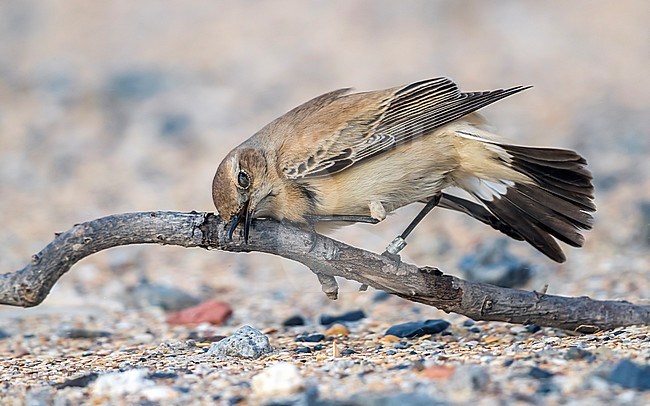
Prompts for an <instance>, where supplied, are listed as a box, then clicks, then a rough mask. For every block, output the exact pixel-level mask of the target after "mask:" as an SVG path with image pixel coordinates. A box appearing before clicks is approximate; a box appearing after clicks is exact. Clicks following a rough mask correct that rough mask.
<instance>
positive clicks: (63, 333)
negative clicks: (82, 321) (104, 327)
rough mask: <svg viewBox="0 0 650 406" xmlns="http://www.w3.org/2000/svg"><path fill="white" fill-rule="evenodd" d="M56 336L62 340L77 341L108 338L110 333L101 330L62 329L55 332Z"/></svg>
mask: <svg viewBox="0 0 650 406" xmlns="http://www.w3.org/2000/svg"><path fill="white" fill-rule="evenodd" d="M57 335H58V336H59V337H64V338H72V339H79V338H99V337H110V336H111V333H109V332H108V331H101V330H87V329H85V328H62V329H61V330H59V331H58V332H57Z"/></svg>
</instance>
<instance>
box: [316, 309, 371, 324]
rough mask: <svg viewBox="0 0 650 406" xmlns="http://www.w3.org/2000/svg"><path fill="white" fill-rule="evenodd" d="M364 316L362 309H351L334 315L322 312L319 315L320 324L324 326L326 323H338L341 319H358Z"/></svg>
mask: <svg viewBox="0 0 650 406" xmlns="http://www.w3.org/2000/svg"><path fill="white" fill-rule="evenodd" d="M365 317H366V314H365V313H364V312H363V310H352V311H349V312H346V313H343V314H339V315H336V316H330V315H327V314H323V315H322V316H320V324H322V325H324V326H325V325H328V324H333V323H338V322H341V321H358V320H361V319H363V318H365Z"/></svg>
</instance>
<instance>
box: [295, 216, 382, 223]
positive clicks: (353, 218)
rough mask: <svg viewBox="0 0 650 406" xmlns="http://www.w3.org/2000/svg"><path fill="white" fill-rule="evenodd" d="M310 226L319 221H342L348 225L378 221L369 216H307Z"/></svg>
mask: <svg viewBox="0 0 650 406" xmlns="http://www.w3.org/2000/svg"><path fill="white" fill-rule="evenodd" d="M307 219H308V221H309V223H310V224H314V223H318V222H319V221H344V222H348V223H369V224H377V223H379V220H378V219H376V218H374V217H371V216H357V215H345V214H330V215H309V216H308V217H307Z"/></svg>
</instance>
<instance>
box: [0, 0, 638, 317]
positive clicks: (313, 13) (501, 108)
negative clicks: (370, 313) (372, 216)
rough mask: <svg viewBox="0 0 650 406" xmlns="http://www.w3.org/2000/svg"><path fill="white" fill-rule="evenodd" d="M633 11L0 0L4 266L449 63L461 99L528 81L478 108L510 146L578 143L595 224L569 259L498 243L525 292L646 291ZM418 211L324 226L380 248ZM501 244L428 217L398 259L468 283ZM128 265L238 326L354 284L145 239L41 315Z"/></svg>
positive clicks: (133, 279)
mask: <svg viewBox="0 0 650 406" xmlns="http://www.w3.org/2000/svg"><path fill="white" fill-rule="evenodd" d="M649 18H650V2H648V1H645V0H639V1H622V2H611V1H587V0H585V1H571V2H564V1H545V2H539V1H514V0H513V1H490V2H483V1H400V2H392V1H354V2H350V1H274V2H258V1H237V2H235V1H212V0H204V1H203V0H184V1H159V0H139V1H137V2H135V1H129V0H111V1H93V2H89V1H85V0H58V1H57V0H15V1H11V0H5V1H0V225H1V228H0V269H1V271H2V272H7V271H11V270H15V269H19V268H21V267H23V266H24V265H25V264H26V262H27V261H28V260H29V258H30V256H31V255H32V254H33V253H35V252H37V251H39V250H40V249H41V248H42V247H43V246H44V245H45V244H47V243H48V242H49V241H50V240H51V239H52V238H53V236H54V232H58V231H64V230H66V229H68V228H70V227H71V226H72V225H73V224H75V223H79V222H83V221H87V220H91V219H94V218H96V217H100V216H105V215H109V214H113V213H121V212H130V211H146V210H179V211H189V210H199V211H212V210H214V208H213V204H212V200H211V193H210V185H211V181H212V177H213V174H214V171H215V170H216V167H217V165H218V164H219V162H220V161H221V159H222V158H223V156H224V155H225V154H226V153H227V152H228V151H229V150H230V149H231V148H233V147H235V146H236V145H238V144H239V143H240V142H241V141H243V140H244V139H246V138H247V137H249V136H250V135H252V134H253V133H254V132H256V131H257V130H258V129H260V128H261V127H262V126H264V125H265V124H266V123H268V122H269V121H271V120H272V119H274V118H275V117H277V116H279V115H281V114H283V113H284V112H286V111H287V110H289V109H290V108H293V107H294V106H296V105H298V104H300V103H302V102H304V101H306V100H308V99H309V98H311V97H314V96H316V95H319V94H321V93H324V92H326V91H330V90H333V89H336V88H341V87H348V86H352V87H354V88H355V89H357V90H359V91H365V90H374V89H380V88H384V87H391V86H396V85H400V84H405V83H408V82H411V81H417V80H421V79H425V78H431V77H436V76H449V77H451V78H453V79H454V80H455V81H456V82H458V83H459V84H460V85H461V87H462V88H463V89H465V90H488V89H495V88H500V87H508V86H516V85H533V86H534V88H533V89H531V90H529V91H526V92H524V93H522V94H519V95H517V96H515V97H512V98H508V99H506V100H503V101H502V102H499V103H497V104H495V105H493V106H490V107H489V108H486V109H484V110H483V111H482V112H483V114H484V115H486V116H487V118H488V119H489V120H490V121H491V122H492V123H493V124H494V125H495V127H497V128H498V130H499V131H498V132H499V133H501V134H502V135H504V136H506V137H509V138H511V139H513V140H516V142H518V143H525V144H535V145H553V146H558V147H567V148H573V149H576V150H578V151H579V152H580V153H581V154H583V155H584V156H585V157H586V158H587V160H588V161H589V165H590V168H591V170H592V171H593V174H594V178H595V185H596V202H597V206H598V212H597V213H596V223H595V229H594V230H593V231H592V232H589V233H587V236H586V238H587V242H586V246H585V247H584V248H583V249H581V250H575V249H568V248H567V256H568V258H569V259H568V261H567V263H566V264H564V265H561V266H560V265H556V264H554V263H551V262H550V261H549V260H547V259H546V258H545V257H543V256H542V255H540V254H538V253H536V252H535V251H534V250H533V249H532V248H530V247H528V246H527V245H526V244H523V243H518V242H513V243H511V244H509V245H508V246H507V247H506V249H507V250H509V251H511V252H512V255H513V256H514V257H513V258H516V259H512V258H510V259H508V261H515V262H516V261H523V262H525V263H527V264H528V268H529V269H531V270H532V273H531V275H530V278H525V279H524V281H523V282H522V283H523V284H524V286H526V287H527V288H530V289H537V290H540V289H542V287H543V286H544V285H545V284H548V285H549V292H550V293H558V294H566V295H589V296H592V297H599V298H625V299H629V300H636V299H638V298H644V297H648V291H649V290H648V289H649V287H650V281H649V276H648V271H647V270H648V268H649V266H650V253H649V251H650V231H649V223H650V160H648V154H649V153H650V134H649V133H648V131H649V129H650V75H648V67H649V66H650V30H648V26H647V22H648V19H649ZM418 210H419V207H408V208H405V209H402V210H400V211H398V212H397V213H396V214H394V215H393V216H391V217H390V218H389V219H388V220H387V221H386V222H385V223H384V224H380V225H378V226H367V225H356V226H351V227H347V228H345V229H343V230H340V231H338V232H336V234H335V235H334V236H335V237H336V238H339V239H342V240H344V241H346V242H348V243H350V244H353V245H357V246H360V247H363V248H366V249H370V250H374V251H379V252H380V251H382V250H383V248H384V246H385V245H386V243H388V242H389V241H390V240H391V239H392V238H393V237H394V236H395V235H396V234H397V233H398V232H400V231H401V230H402V228H403V227H404V226H405V225H406V224H407V222H408V221H410V219H411V218H412V217H413V216H414V215H415V213H416V212H417V211H418ZM500 238H501V235H500V234H498V233H497V232H495V231H493V230H491V229H489V228H487V227H485V226H483V225H482V224H480V223H478V222H476V221H474V220H472V219H469V218H466V217H465V216H463V215H460V214H456V213H449V212H445V211H443V210H434V212H433V213H432V214H430V215H429V217H428V218H427V219H426V221H425V222H424V223H423V224H422V225H420V226H419V227H418V229H417V230H416V232H415V233H414V234H413V236H412V238H411V239H410V243H409V246H408V247H407V248H406V250H405V251H404V255H403V257H404V259H405V260H407V261H410V262H415V263H417V264H420V265H425V264H426V265H433V266H438V267H440V268H441V269H442V270H443V271H445V272H448V273H453V274H457V275H460V276H464V275H463V274H462V272H461V271H460V269H461V262H463V260H465V262H467V261H468V260H470V261H471V260H473V259H476V258H474V257H473V256H474V255H475V253H476V252H478V251H479V250H480V249H481V248H479V247H480V245H481V244H483V245H485V244H488V245H489V244H492V247H493V248H494V247H495V246H496V247H497V248H498V247H501V245H500V244H496V245H495V244H494V241H495V240H498V239H500ZM495 249H496V248H495ZM143 278H148V279H149V280H152V281H156V283H164V284H169V285H174V286H176V287H178V288H180V289H183V290H186V291H187V292H190V293H191V294H193V295H198V296H203V297H222V298H224V297H225V298H226V299H227V300H229V301H230V302H231V303H232V302H237V305H236V306H233V307H234V308H235V317H236V319H235V321H233V323H235V324H237V323H238V322H246V321H247V320H248V319H250V318H253V317H255V318H257V319H261V320H265V319H272V320H277V319H282V318H284V317H285V316H286V315H288V313H290V312H291V311H293V310H292V309H294V310H295V309H296V308H298V309H300V311H301V312H303V313H307V314H309V313H310V312H312V313H316V312H318V311H322V310H323V309H333V308H337V307H346V306H348V307H349V306H351V305H354V306H364V304H365V303H367V302H369V300H370V299H369V298H370V297H372V292H368V293H357V292H356V290H357V287H358V285H357V284H355V283H344V284H343V285H342V294H341V298H340V299H339V300H338V301H337V302H331V301H328V300H327V299H326V298H325V297H324V295H323V294H322V293H320V286H319V285H318V283H317V281H316V278H315V277H314V276H313V275H312V274H311V273H310V272H309V271H308V270H307V269H305V268H303V267H302V266H300V265H297V264H293V263H291V262H289V261H286V260H284V259H281V258H275V257H269V256H266V255H263V254H257V253H253V254H249V255H245V254H228V253H220V252H206V251H203V250H198V249H197V250H187V249H182V248H175V247H157V246H145V247H125V248H118V249H112V250H109V251H106V252H102V253H99V254H97V255H94V256H93V257H91V258H88V259H86V260H84V261H82V262H81V263H80V264H78V265H77V266H76V267H75V268H73V269H72V271H71V272H70V273H69V274H67V275H65V276H64V277H63V278H62V279H61V281H60V282H59V284H57V286H56V287H55V288H54V290H53V292H52V294H51V295H50V297H48V299H47V300H46V301H45V303H44V304H43V305H42V306H44V307H48V306H50V307H51V306H72V307H75V306H81V305H82V304H83V305H84V306H91V307H92V306H99V307H105V306H108V307H117V308H119V307H120V306H123V305H124V300H125V299H124V298H125V297H127V295H128V294H127V292H128V289H129V287H133V286H136V285H137V284H138V283H139V281H140V280H142V279H143ZM526 281H527V282H526ZM395 300H398V299H395ZM403 306H409V309H411V308H417V306H416V305H411V304H410V303H407V302H404V304H403ZM271 307H272V308H273V309H274V310H273V311H269V308H271ZM41 309H42V307H41ZM5 311H9V309H6V310H5ZM12 311H13V312H16V311H20V312H24V311H25V310H19V309H14V310H12ZM34 311H36V310H34ZM427 311H428V312H429V313H431V312H433V310H431V309H427ZM402 316H403V315H402Z"/></svg>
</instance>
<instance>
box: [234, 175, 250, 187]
mask: <svg viewBox="0 0 650 406" xmlns="http://www.w3.org/2000/svg"><path fill="white" fill-rule="evenodd" d="M237 183H238V184H239V187H240V188H242V189H248V188H249V187H250V185H251V178H250V177H249V176H248V174H247V173H246V172H244V171H239V175H237Z"/></svg>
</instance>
